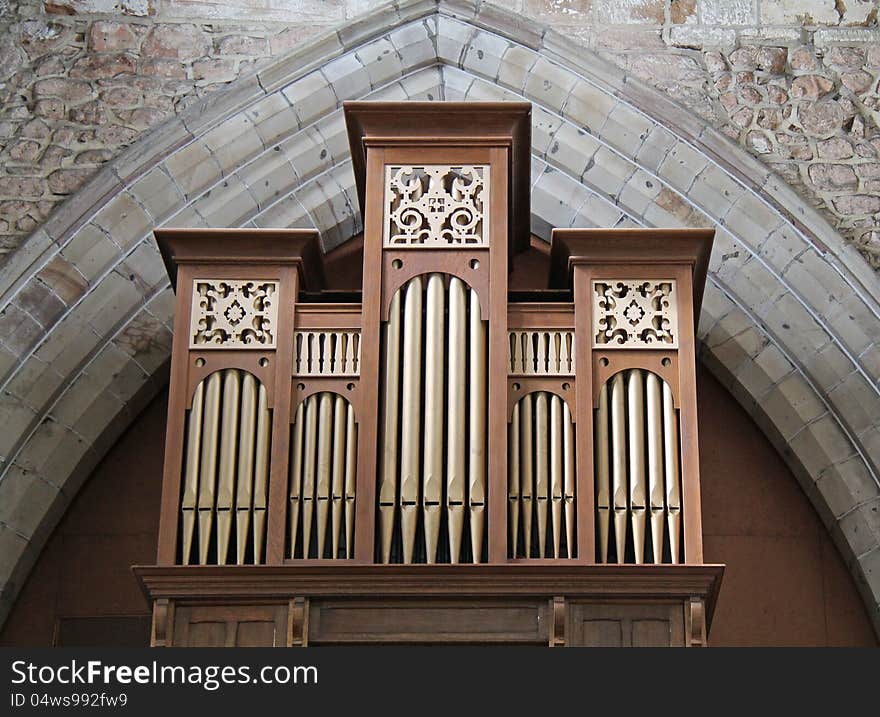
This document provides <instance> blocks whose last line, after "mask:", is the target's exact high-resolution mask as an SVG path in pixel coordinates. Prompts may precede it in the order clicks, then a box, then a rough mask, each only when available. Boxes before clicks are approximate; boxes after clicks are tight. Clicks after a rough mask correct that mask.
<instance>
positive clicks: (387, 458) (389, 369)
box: [379, 292, 400, 563]
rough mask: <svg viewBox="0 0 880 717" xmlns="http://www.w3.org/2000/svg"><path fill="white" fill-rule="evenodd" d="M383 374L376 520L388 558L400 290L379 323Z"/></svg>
mask: <svg viewBox="0 0 880 717" xmlns="http://www.w3.org/2000/svg"><path fill="white" fill-rule="evenodd" d="M382 335H383V341H382V347H383V355H384V360H383V378H382V383H383V385H384V387H385V392H384V401H383V404H382V406H383V412H384V416H383V419H382V424H381V425H382V430H381V443H382V445H381V452H380V457H381V469H380V470H381V472H380V477H379V522H380V528H379V531H380V542H381V555H382V562H383V563H388V562H390V561H391V539H392V532H393V530H394V512H395V506H396V505H397V465H398V455H397V446H398V440H397V438H398V436H397V431H398V426H397V421H398V415H399V410H400V407H399V405H398V400H399V395H400V383H399V379H398V371H399V370H400V292H397V293H396V294H395V295H394V298H393V299H392V300H391V307H390V309H389V312H388V321H387V322H386V323H385V325H384V326H383V327H382Z"/></svg>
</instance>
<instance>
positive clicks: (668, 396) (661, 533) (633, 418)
mask: <svg viewBox="0 0 880 717" xmlns="http://www.w3.org/2000/svg"><path fill="white" fill-rule="evenodd" d="M595 417H596V418H595V422H596V425H595V479H596V523H597V528H598V534H599V541H598V545H597V560H598V561H599V562H608V561H609V560H610V559H611V556H610V555H609V552H608V551H609V545H608V544H609V533H610V526H609V520H608V517H607V516H608V513H609V508H613V512H614V521H613V532H614V542H615V549H616V554H615V556H614V559H615V561H616V562H618V563H623V562H632V563H635V564H640V563H643V562H645V560H646V559H647V560H648V561H650V562H654V563H662V562H672V563H677V562H679V559H680V551H681V474H680V467H679V435H678V414H677V412H676V410H675V407H674V405H673V396H672V389H671V388H670V386H669V384H667V383H666V382H665V381H663V379H661V378H660V377H659V376H658V375H656V374H654V373H652V372H651V371H647V370H645V369H638V368H636V369H629V370H627V371H621V372H619V373H617V374H615V375H614V376H612V377H611V378H610V379H609V380H608V381H607V383H606V384H605V385H604V386H602V387H601V388H600V390H599V396H598V407H597V409H596V413H595ZM609 438H610V440H609ZM609 445H610V456H609V454H608V446H609ZM609 463H610V464H611V465H610V471H609ZM609 473H610V479H609ZM609 485H610V487H611V499H610V501H609V495H608V487H609ZM609 503H610V505H609ZM649 515H650V521H649V520H648V516H649ZM648 530H650V532H648ZM649 537H650V551H649V552H648V555H647V556H646V545H647V543H648V539H649ZM665 545H668V546H669V553H666V552H665V550H664V546H665Z"/></svg>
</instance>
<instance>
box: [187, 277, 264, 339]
mask: <svg viewBox="0 0 880 717" xmlns="http://www.w3.org/2000/svg"><path fill="white" fill-rule="evenodd" d="M277 294H278V282H277V281H262V280H249V279H241V280H237V279H236V280H233V279H196V280H194V281H193V292H192V314H191V318H190V334H189V336H190V348H206V349H210V348H218V349H221V348H222V349H251V348H254V349H256V348H259V349H267V348H274V347H275V331H276V326H277V324H278V305H277V303H276V301H275V297H276V295H277Z"/></svg>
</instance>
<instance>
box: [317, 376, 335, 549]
mask: <svg viewBox="0 0 880 717" xmlns="http://www.w3.org/2000/svg"><path fill="white" fill-rule="evenodd" d="M332 441H333V397H332V396H331V395H330V394H329V393H327V392H326V391H325V392H322V393H320V394H319V396H318V467H317V470H316V474H315V479H316V482H315V501H316V503H317V505H316V507H315V510H316V513H317V519H318V526H317V527H318V530H317V533H318V536H317V537H318V546H317V548H318V557H319V558H323V557H324V544H325V539H326V537H327V517H328V513H329V512H330V469H331V461H332V458H333V455H332Z"/></svg>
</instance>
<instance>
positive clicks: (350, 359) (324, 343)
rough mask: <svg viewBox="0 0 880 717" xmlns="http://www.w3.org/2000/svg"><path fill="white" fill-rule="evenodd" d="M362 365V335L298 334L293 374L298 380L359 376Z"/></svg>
mask: <svg viewBox="0 0 880 717" xmlns="http://www.w3.org/2000/svg"><path fill="white" fill-rule="evenodd" d="M360 362H361V334H360V332H359V331H297V332H296V333H295V334H294V337H293V373H294V374H295V375H297V376H357V375H358V374H359V372H360Z"/></svg>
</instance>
